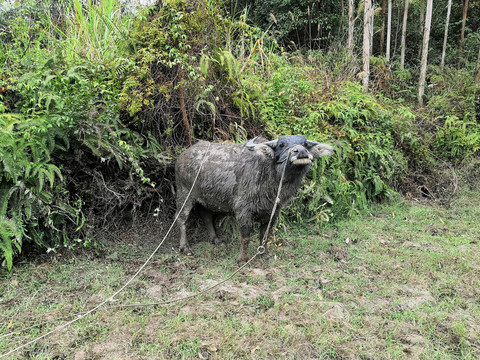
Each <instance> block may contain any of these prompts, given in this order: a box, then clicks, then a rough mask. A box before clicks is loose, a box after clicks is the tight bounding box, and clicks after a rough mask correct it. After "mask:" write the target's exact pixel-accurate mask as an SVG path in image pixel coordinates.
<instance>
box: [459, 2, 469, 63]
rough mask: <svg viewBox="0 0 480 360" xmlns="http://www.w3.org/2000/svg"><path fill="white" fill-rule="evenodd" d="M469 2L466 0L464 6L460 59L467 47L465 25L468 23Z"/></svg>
mask: <svg viewBox="0 0 480 360" xmlns="http://www.w3.org/2000/svg"><path fill="white" fill-rule="evenodd" d="M467 11H468V0H465V5H464V6H463V17H462V30H461V31H460V58H463V50H464V46H465V24H466V23H467Z"/></svg>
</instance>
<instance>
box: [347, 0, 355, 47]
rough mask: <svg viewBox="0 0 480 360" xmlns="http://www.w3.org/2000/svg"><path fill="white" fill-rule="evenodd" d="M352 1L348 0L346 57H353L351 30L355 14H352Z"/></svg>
mask: <svg viewBox="0 0 480 360" xmlns="http://www.w3.org/2000/svg"><path fill="white" fill-rule="evenodd" d="M353 10H354V9H353V0H348V42H347V49H348V55H349V56H352V55H353V28H354V27H355V14H354V13H353Z"/></svg>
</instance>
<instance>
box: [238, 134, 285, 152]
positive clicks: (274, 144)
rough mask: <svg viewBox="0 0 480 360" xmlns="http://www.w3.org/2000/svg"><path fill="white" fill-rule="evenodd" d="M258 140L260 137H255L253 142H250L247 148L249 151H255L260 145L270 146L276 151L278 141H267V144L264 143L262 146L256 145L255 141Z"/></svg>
mask: <svg viewBox="0 0 480 360" xmlns="http://www.w3.org/2000/svg"><path fill="white" fill-rule="evenodd" d="M257 139H258V136H255V137H254V138H253V139H252V140H250V141H249V142H248V143H247V145H246V147H247V148H248V149H249V150H254V149H255V148H256V147H257V146H259V145H267V146H270V147H271V148H272V149H275V147H276V146H277V142H278V140H272V141H267V142H262V143H260V144H256V143H255V140H257Z"/></svg>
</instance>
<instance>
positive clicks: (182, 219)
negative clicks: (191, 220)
mask: <svg viewBox="0 0 480 360" xmlns="http://www.w3.org/2000/svg"><path fill="white" fill-rule="evenodd" d="M184 202H185V197H184V196H182V192H181V191H178V193H177V215H178V219H177V223H178V227H179V229H180V251H181V252H182V253H184V254H185V255H188V256H193V251H192V249H191V248H190V246H189V245H188V240H187V226H186V223H187V220H188V216H189V215H190V211H191V210H192V208H193V205H194V203H193V201H192V200H190V199H189V200H187V201H186V202H185V205H184ZM182 206H183V208H182Z"/></svg>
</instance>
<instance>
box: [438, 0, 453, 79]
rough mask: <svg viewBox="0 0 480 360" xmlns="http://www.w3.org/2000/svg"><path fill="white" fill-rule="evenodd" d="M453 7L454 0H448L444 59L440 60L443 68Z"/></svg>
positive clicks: (443, 49)
mask: <svg viewBox="0 0 480 360" xmlns="http://www.w3.org/2000/svg"><path fill="white" fill-rule="evenodd" d="M451 9H452V0H448V5H447V21H446V22H445V34H444V35H443V48H442V60H441V62H440V67H441V68H442V70H443V67H444V66H445V53H446V52H447V38H448V24H449V23H450V11H451Z"/></svg>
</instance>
